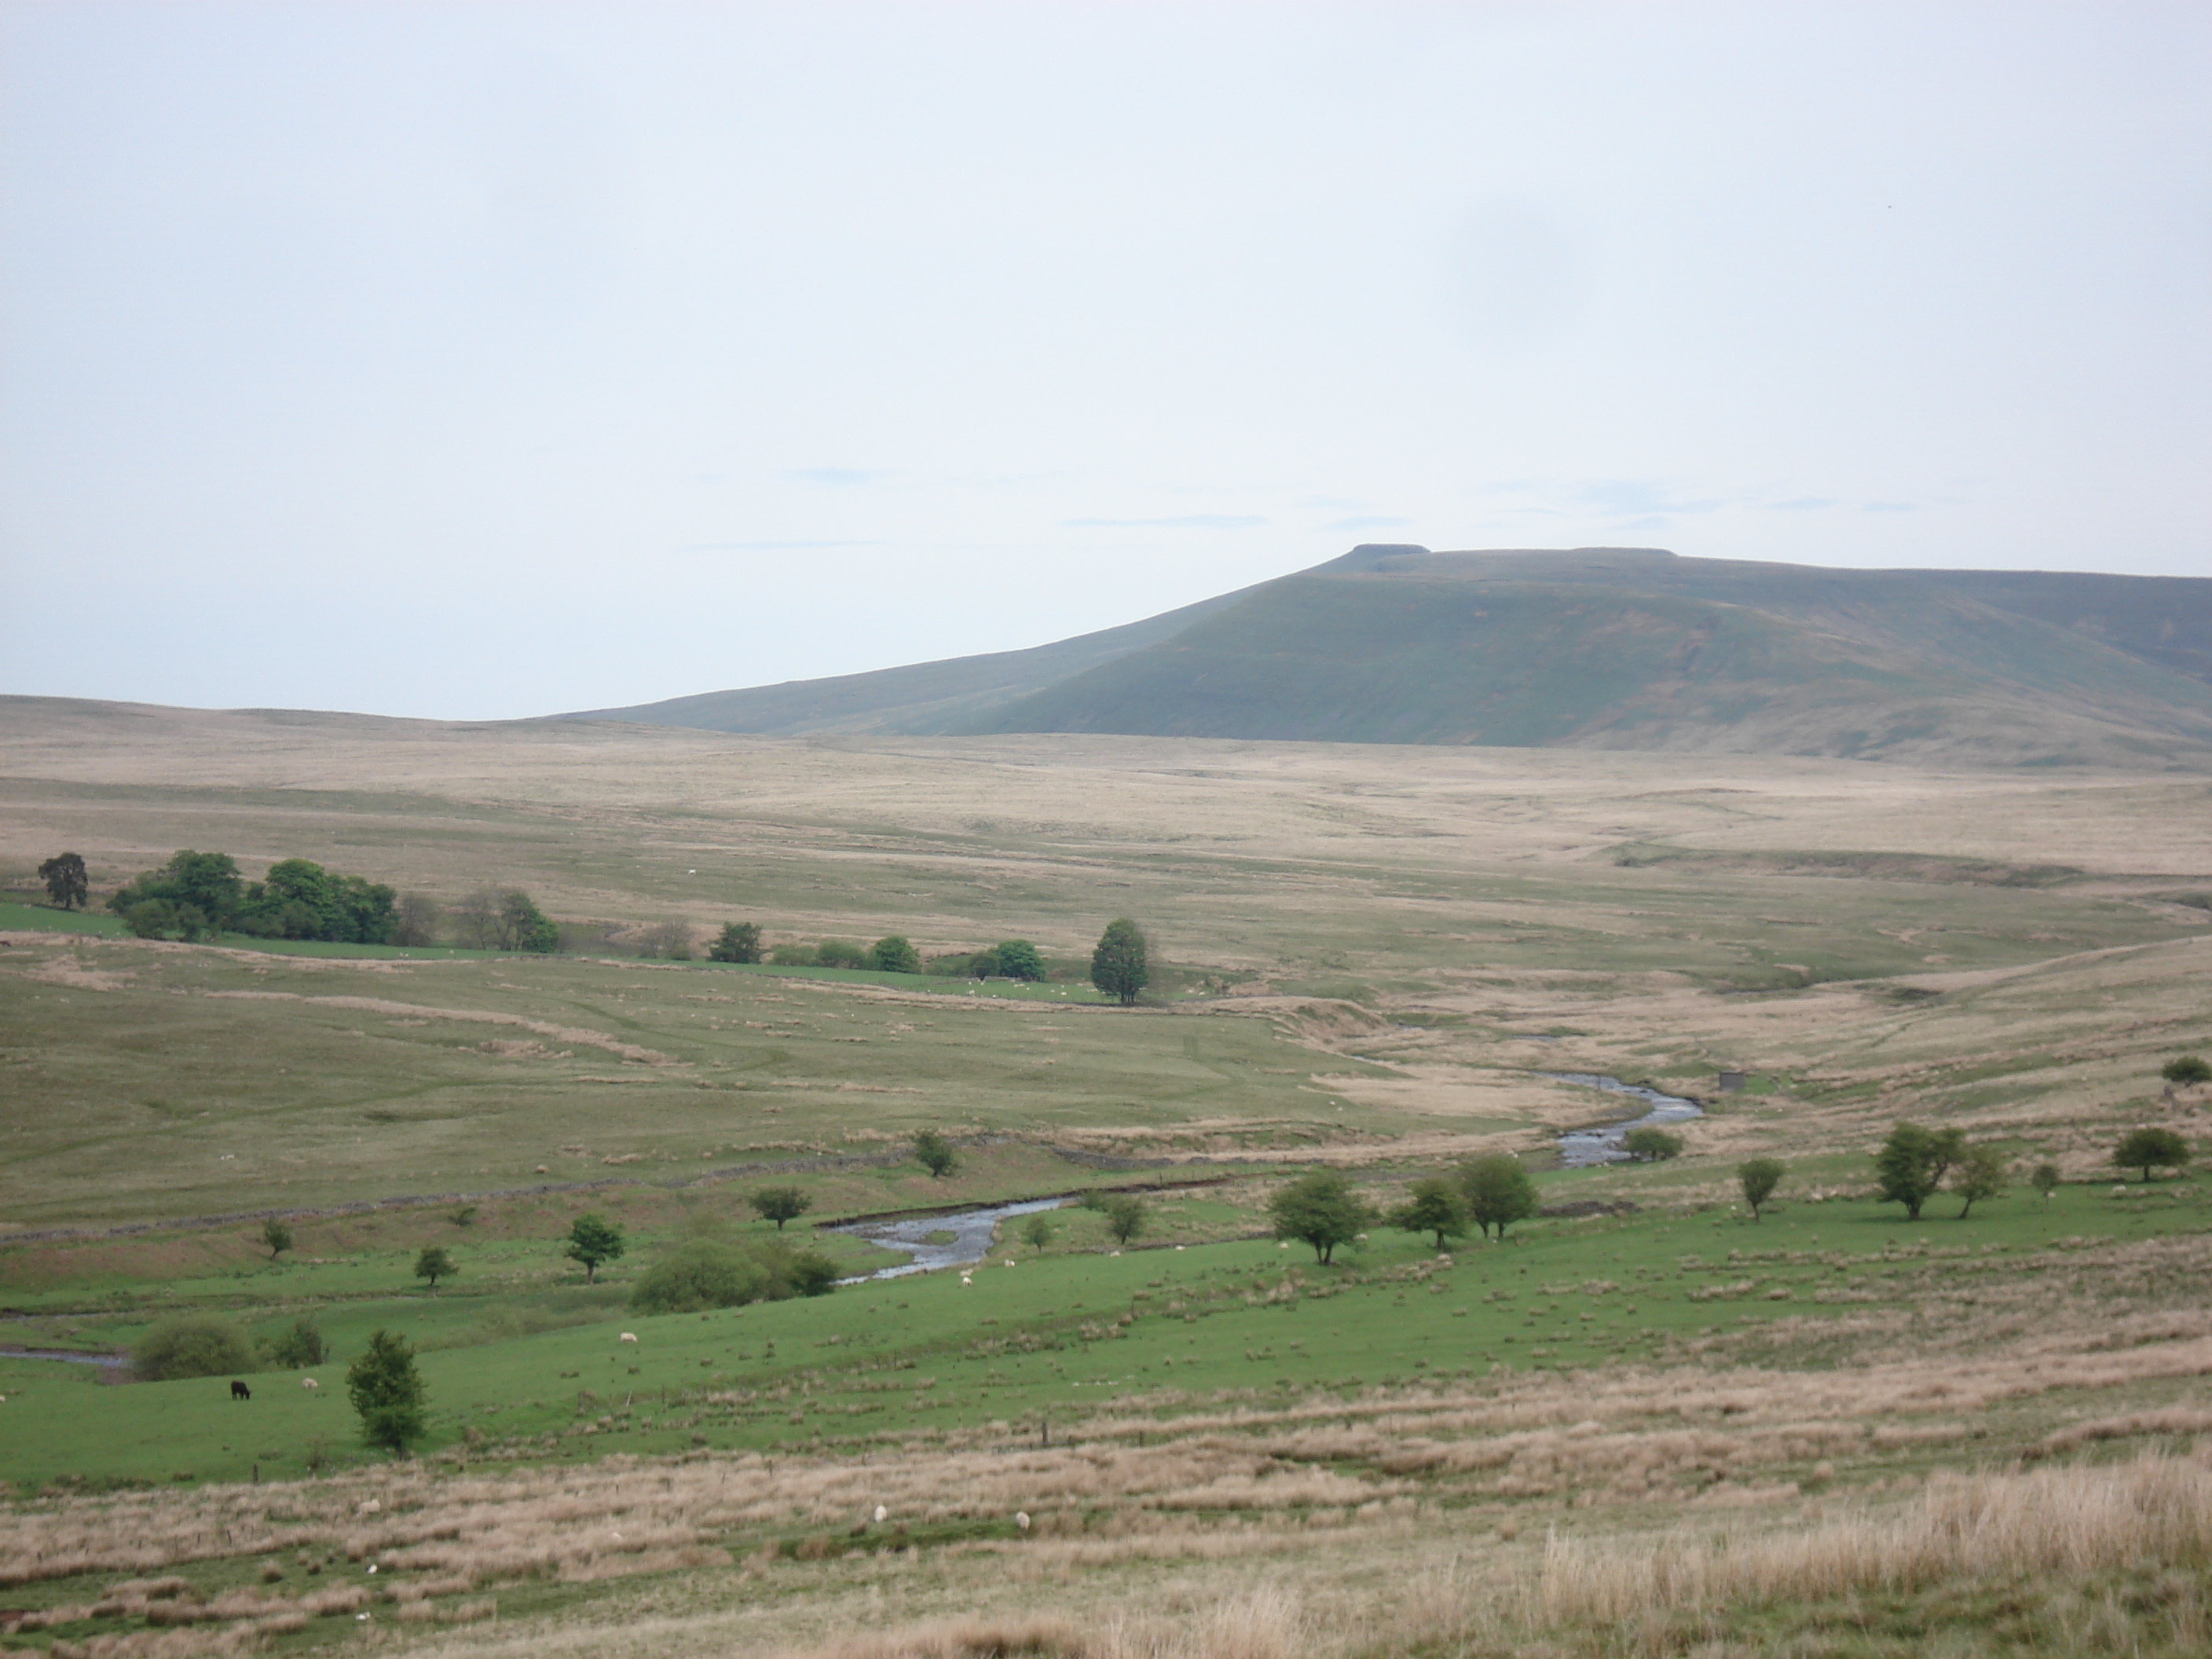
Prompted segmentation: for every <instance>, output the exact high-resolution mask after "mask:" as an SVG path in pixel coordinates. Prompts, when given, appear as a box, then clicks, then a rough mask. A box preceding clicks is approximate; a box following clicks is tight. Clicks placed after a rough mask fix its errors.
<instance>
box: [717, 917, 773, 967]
mask: <svg viewBox="0 0 2212 1659" xmlns="http://www.w3.org/2000/svg"><path fill="white" fill-rule="evenodd" d="M760 959H761V930H760V924H759V923H758V922H753V921H726V922H724V923H723V924H722V931H721V932H720V933H718V934H716V935H715V936H714V943H713V944H712V945H708V947H707V960H708V961H709V962H739V963H748V962H758V961H759V960H760Z"/></svg>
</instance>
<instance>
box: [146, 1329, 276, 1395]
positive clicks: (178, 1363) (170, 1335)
mask: <svg viewBox="0 0 2212 1659" xmlns="http://www.w3.org/2000/svg"><path fill="white" fill-rule="evenodd" d="M252 1369H253V1345H252V1343H250V1342H248V1341H247V1340H246V1333H245V1332H244V1331H241V1330H240V1329H239V1328H238V1327H237V1326H235V1325H234V1324H232V1323H231V1322H229V1321H228V1320H227V1319H217V1318H216V1317H215V1316H213V1315H212V1314H186V1315H184V1316H181V1317H179V1318H175V1319H165V1320H163V1321H161V1323H159V1324H158V1325H156V1326H155V1327H154V1328H153V1329H152V1330H150V1331H149V1332H147V1333H146V1334H145V1335H144V1336H143V1337H141V1338H139V1339H138V1341H137V1346H134V1347H133V1348H132V1349H131V1370H133V1371H134V1372H136V1373H137V1375H138V1376H140V1377H142V1378H143V1379H144V1380H145V1381H147V1382H149V1383H167V1382H171V1381H173V1380H174V1379H176V1378H178V1377H180V1376H224V1375H227V1374H229V1373H234V1372H238V1371H250V1370H252Z"/></svg>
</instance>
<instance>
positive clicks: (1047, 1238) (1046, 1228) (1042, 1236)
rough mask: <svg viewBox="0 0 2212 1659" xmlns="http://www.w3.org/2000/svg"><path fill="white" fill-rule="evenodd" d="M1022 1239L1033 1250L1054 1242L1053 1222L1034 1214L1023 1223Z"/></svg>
mask: <svg viewBox="0 0 2212 1659" xmlns="http://www.w3.org/2000/svg"><path fill="white" fill-rule="evenodd" d="M1022 1239H1023V1242H1024V1243H1026V1244H1028V1245H1029V1247H1030V1249H1033V1250H1041V1249H1044V1247H1045V1246H1046V1245H1048V1244H1049V1243H1052V1223H1050V1222H1049V1221H1047V1220H1046V1219H1045V1218H1043V1217H1042V1216H1041V1215H1033V1216H1031V1217H1030V1218H1029V1219H1028V1220H1027V1221H1024V1223H1022Z"/></svg>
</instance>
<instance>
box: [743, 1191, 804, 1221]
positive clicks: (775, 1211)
mask: <svg viewBox="0 0 2212 1659" xmlns="http://www.w3.org/2000/svg"><path fill="white" fill-rule="evenodd" d="M747 1201H748V1202H749V1203H750V1204H751V1206H753V1208H754V1210H755V1211H757V1212H758V1213H759V1215H760V1218H761V1219H762V1220H763V1221H773V1222H774V1223H775V1230H776V1231H778V1232H781V1231H783V1224H784V1223H785V1222H787V1221H796V1220H798V1219H799V1217H801V1216H803V1215H805V1213H806V1212H808V1211H809V1210H811V1209H812V1208H813V1207H814V1200H812V1199H811V1198H809V1197H808V1196H807V1195H806V1194H805V1193H803V1192H801V1191H799V1188H796V1187H763V1188H761V1189H760V1190H759V1191H758V1192H757V1193H755V1194H753V1195H752V1197H751V1198H750V1200H747Z"/></svg>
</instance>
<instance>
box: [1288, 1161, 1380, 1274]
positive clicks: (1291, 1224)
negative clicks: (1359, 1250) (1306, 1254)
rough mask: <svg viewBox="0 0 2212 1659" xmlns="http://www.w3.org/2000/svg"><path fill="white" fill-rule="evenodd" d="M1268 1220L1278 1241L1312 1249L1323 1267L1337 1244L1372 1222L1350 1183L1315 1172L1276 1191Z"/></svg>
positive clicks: (1372, 1216)
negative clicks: (1296, 1242) (1288, 1241)
mask: <svg viewBox="0 0 2212 1659" xmlns="http://www.w3.org/2000/svg"><path fill="white" fill-rule="evenodd" d="M1267 1218H1268V1220H1269V1221H1270V1222H1272V1223H1273V1228H1274V1234H1275V1237H1278V1238H1295V1239H1297V1241H1298V1242H1299V1243H1304V1244H1310V1245H1312V1246H1313V1253H1314V1260H1315V1261H1319V1262H1321V1263H1322V1264H1323V1265H1324V1266H1326V1265H1327V1264H1328V1261H1329V1258H1330V1257H1331V1256H1333V1255H1334V1254H1335V1253H1336V1247H1337V1246H1338V1245H1340V1244H1349V1243H1352V1241H1353V1240H1354V1239H1356V1238H1358V1237H1359V1235H1360V1234H1361V1233H1362V1232H1363V1231H1365V1230H1366V1228H1367V1226H1368V1224H1369V1223H1370V1222H1372V1221H1373V1220H1374V1219H1375V1212H1373V1211H1372V1210H1370V1209H1369V1208H1368V1207H1367V1205H1366V1203H1365V1202H1364V1200H1362V1199H1361V1198H1360V1196H1359V1194H1358V1193H1356V1192H1354V1191H1352V1182H1350V1181H1348V1180H1346V1178H1345V1176H1343V1175H1341V1174H1340V1173H1339V1172H1338V1171H1337V1170H1312V1171H1310V1172H1309V1173H1308V1174H1305V1175H1302V1176H1299V1177H1298V1178H1297V1180H1296V1181H1293V1182H1291V1183H1290V1184H1289V1185H1287V1186H1285V1187H1280V1188H1277V1189H1276V1192H1275V1195H1274V1196H1273V1198H1271V1199H1269V1200H1267Z"/></svg>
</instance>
